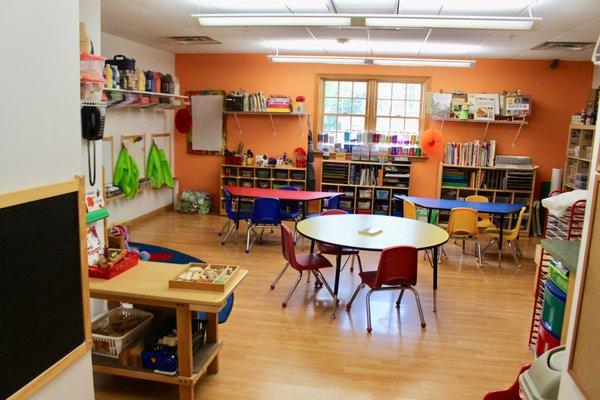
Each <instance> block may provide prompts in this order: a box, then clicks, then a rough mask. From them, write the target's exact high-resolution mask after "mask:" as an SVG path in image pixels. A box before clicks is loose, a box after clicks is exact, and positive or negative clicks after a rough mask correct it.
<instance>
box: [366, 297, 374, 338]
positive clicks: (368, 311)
mask: <svg viewBox="0 0 600 400" xmlns="http://www.w3.org/2000/svg"><path fill="white" fill-rule="evenodd" d="M372 294H373V289H371V290H369V293H367V298H366V303H367V332H369V333H371V331H372V330H373V327H372V326H371V295H372Z"/></svg>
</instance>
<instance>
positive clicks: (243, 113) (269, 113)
mask: <svg viewBox="0 0 600 400" xmlns="http://www.w3.org/2000/svg"><path fill="white" fill-rule="evenodd" d="M223 114H226V115H233V114H236V115H281V116H284V117H285V116H296V117H303V116H307V115H311V114H310V113H305V112H301V113H299V112H291V111H290V112H273V111H223Z"/></svg>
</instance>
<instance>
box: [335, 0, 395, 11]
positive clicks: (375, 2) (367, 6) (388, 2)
mask: <svg viewBox="0 0 600 400" xmlns="http://www.w3.org/2000/svg"><path fill="white" fill-rule="evenodd" d="M331 1H332V2H333V3H334V5H335V7H336V9H337V12H338V13H349V14H390V13H396V0H369V1H364V0H331Z"/></svg>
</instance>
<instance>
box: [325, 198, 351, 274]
mask: <svg viewBox="0 0 600 400" xmlns="http://www.w3.org/2000/svg"><path fill="white" fill-rule="evenodd" d="M340 214H348V212H346V211H344V210H337V209H332V210H324V211H323V212H322V213H321V215H340ZM317 248H318V249H319V254H327V255H337V254H338V251H339V248H338V246H334V245H332V244H327V243H317ZM342 255H343V256H348V258H346V261H345V262H344V265H343V266H342V270H343V269H344V267H345V266H346V264H347V263H348V260H352V261H351V263H350V272H352V271H354V259H355V258H356V259H357V260H358V265H359V267H361V268H362V262H361V260H360V255H359V251H358V250H357V249H351V248H348V247H342Z"/></svg>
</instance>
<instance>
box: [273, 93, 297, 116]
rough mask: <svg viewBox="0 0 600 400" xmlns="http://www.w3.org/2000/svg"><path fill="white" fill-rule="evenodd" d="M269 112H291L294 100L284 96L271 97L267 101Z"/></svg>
mask: <svg viewBox="0 0 600 400" xmlns="http://www.w3.org/2000/svg"><path fill="white" fill-rule="evenodd" d="M267 111H269V112H291V111H292V99H290V98H289V97H287V96H282V95H276V94H275V95H271V96H269V98H268V99H267Z"/></svg>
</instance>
